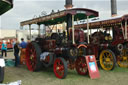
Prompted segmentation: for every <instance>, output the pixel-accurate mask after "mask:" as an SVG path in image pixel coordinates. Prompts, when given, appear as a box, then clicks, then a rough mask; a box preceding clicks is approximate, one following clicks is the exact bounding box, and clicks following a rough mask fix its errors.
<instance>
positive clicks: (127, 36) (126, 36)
mask: <svg viewBox="0 0 128 85" xmlns="http://www.w3.org/2000/svg"><path fill="white" fill-rule="evenodd" d="M127 38H128V35H127V20H125V39H127Z"/></svg>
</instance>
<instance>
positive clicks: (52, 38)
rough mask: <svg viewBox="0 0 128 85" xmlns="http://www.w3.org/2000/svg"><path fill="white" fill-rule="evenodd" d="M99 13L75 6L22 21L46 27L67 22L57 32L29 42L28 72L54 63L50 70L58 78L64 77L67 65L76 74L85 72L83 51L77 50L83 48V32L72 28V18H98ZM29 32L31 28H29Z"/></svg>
mask: <svg viewBox="0 0 128 85" xmlns="http://www.w3.org/2000/svg"><path fill="white" fill-rule="evenodd" d="M97 16H98V12H97V11H94V10H90V9H84V8H75V9H68V10H63V11H60V12H56V13H53V14H50V15H46V16H43V17H40V18H35V19H32V20H28V21H24V22H21V26H24V25H29V29H31V25H32V24H35V23H37V24H38V25H39V27H40V25H41V24H44V25H45V26H49V25H56V24H58V23H66V24H67V25H66V26H64V27H63V28H62V32H60V31H59V30H58V31H57V32H56V33H52V29H51V31H50V33H49V34H46V35H47V36H46V35H44V36H40V28H39V29H38V30H39V37H37V38H36V39H35V40H34V41H32V42H30V43H29V44H28V45H27V48H26V64H27V67H28V69H29V70H30V71H39V70H40V69H41V68H42V65H43V66H44V67H50V66H51V65H53V71H54V74H55V76H56V77H57V78H60V79H62V78H65V77H66V75H67V70H68V68H70V69H76V71H77V72H78V74H80V75H86V74H87V71H88V70H87V64H86V59H85V54H84V53H81V52H80V49H82V50H83V49H86V46H85V44H84V43H85V42H84V36H83V35H84V32H83V31H82V30H79V29H77V30H75V29H74V21H77V20H82V19H89V18H92V17H97ZM30 35H31V30H30Z"/></svg>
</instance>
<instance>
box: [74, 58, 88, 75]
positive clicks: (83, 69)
mask: <svg viewBox="0 0 128 85" xmlns="http://www.w3.org/2000/svg"><path fill="white" fill-rule="evenodd" d="M75 67H76V71H77V73H78V74H80V75H86V74H87V72H88V67H87V63H86V59H85V57H81V56H80V57H78V58H77V59H76V62H75Z"/></svg>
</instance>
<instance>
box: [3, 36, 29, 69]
mask: <svg viewBox="0 0 128 85" xmlns="http://www.w3.org/2000/svg"><path fill="white" fill-rule="evenodd" d="M26 46H27V42H25V41H24V38H21V43H19V41H16V42H15V44H14V46H13V49H14V56H15V66H16V67H17V66H19V65H20V64H24V63H25V60H24V59H25V50H26ZM19 52H20V56H19ZM1 55H2V57H4V55H5V57H7V44H6V42H5V41H4V40H3V43H2V46H1Z"/></svg>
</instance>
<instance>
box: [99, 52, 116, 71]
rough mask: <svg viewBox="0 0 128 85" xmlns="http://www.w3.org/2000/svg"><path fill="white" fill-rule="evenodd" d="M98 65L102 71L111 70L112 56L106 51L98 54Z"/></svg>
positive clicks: (112, 64)
mask: <svg viewBox="0 0 128 85" xmlns="http://www.w3.org/2000/svg"><path fill="white" fill-rule="evenodd" d="M100 65H101V67H102V68H103V69H104V70H112V69H113V66H114V56H113V54H112V53H111V52H110V51H108V50H103V51H102V52H101V54H100Z"/></svg>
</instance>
